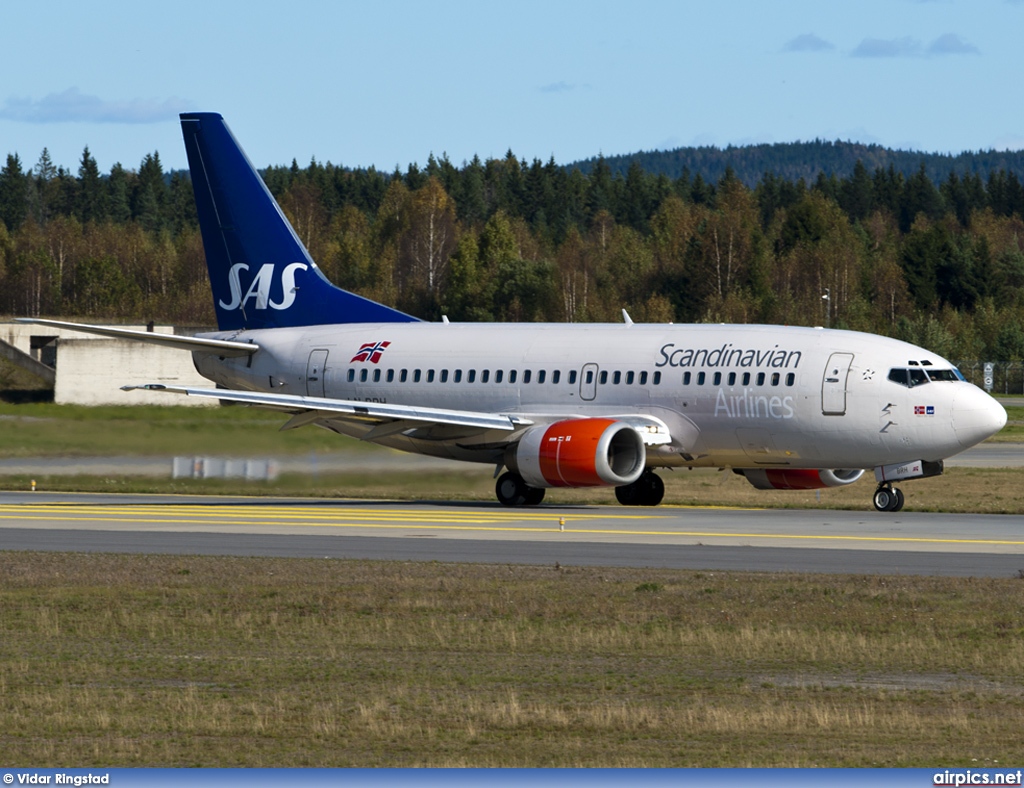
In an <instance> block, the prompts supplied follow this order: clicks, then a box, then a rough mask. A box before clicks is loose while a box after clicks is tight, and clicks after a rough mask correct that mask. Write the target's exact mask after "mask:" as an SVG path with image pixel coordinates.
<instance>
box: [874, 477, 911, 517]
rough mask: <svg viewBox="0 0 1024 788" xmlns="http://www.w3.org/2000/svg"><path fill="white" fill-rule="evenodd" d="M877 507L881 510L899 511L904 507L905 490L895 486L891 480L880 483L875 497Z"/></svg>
mask: <svg viewBox="0 0 1024 788" xmlns="http://www.w3.org/2000/svg"><path fill="white" fill-rule="evenodd" d="M872 500H873V503H874V504H875V509H877V510H878V511H880V512H898V511H900V509H902V508H903V503H904V498H903V490H901V489H900V488H899V487H893V486H892V484H890V483H889V482H884V483H882V484H880V485H878V489H877V490H875V495H874V498H873V499H872Z"/></svg>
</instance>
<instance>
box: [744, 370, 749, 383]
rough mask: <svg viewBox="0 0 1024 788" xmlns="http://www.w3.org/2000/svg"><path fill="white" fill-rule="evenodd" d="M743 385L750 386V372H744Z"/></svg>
mask: <svg viewBox="0 0 1024 788" xmlns="http://www.w3.org/2000/svg"><path fill="white" fill-rule="evenodd" d="M743 385H744V386H749V385H750V373H749V372H744V373H743Z"/></svg>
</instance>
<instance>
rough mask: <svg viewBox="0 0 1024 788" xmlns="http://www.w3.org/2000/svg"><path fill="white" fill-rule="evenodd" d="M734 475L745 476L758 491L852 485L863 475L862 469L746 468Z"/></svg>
mask: <svg viewBox="0 0 1024 788" xmlns="http://www.w3.org/2000/svg"><path fill="white" fill-rule="evenodd" d="M736 473H741V474H742V475H743V476H746V477H747V481H748V482H750V483H751V484H752V485H754V486H755V487H756V488H757V489H759V490H817V489H820V488H822V487H842V486H843V485H845V484H853V483H854V482H855V481H857V479H859V478H860V477H861V476H863V475H864V469H863V468H840V469H837V470H834V471H830V470H827V469H826V470H815V469H814V468H753V469H750V468H748V469H746V470H742V471H739V470H738V471H736Z"/></svg>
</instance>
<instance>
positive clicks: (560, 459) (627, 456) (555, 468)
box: [505, 419, 647, 487]
mask: <svg viewBox="0 0 1024 788" xmlns="http://www.w3.org/2000/svg"><path fill="white" fill-rule="evenodd" d="M646 459H647V452H646V450H645V449H644V442H643V439H642V438H641V437H640V433H638V432H637V431H636V429H635V428H634V427H631V426H629V425H628V424H625V423H623V422H621V421H616V420H615V419H569V420H566V421H558V422H555V423H554V424H545V425H542V426H537V427H533V428H531V429H530V430H528V431H527V432H526V434H525V435H523V437H522V438H521V439H520V440H519V442H518V443H516V444H513V445H512V446H509V448H508V449H507V450H506V452H505V465H506V466H508V468H509V470H511V471H514V472H515V473H518V474H519V475H520V476H522V478H523V481H525V482H526V483H527V484H528V485H529V486H530V487H602V486H610V487H620V486H622V485H624V484H632V483H633V482H635V481H636V480H637V479H639V478H640V474H642V473H643V471H644V463H645V462H646Z"/></svg>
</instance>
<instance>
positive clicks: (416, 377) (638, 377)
mask: <svg viewBox="0 0 1024 788" xmlns="http://www.w3.org/2000/svg"><path fill="white" fill-rule="evenodd" d="M356 377H357V375H356V370H355V369H350V370H349V371H348V375H347V379H348V382H349V383H355V382H356ZM710 377H711V385H713V386H721V385H722V381H723V380H725V381H727V383H726V385H729V386H735V385H736V384H737V382H739V383H740V385H741V386H749V385H750V384H751V381H754V385H756V386H763V385H765V383H766V382H769V381H770V383H771V385H772V386H779V385H782V375H781V374H780V373H778V372H773V373H772V374H771V376H770V377H769V376H768V374H767V373H765V372H758V373H756V375H755V374H752V373H750V372H744V373H742V374H740V373H737V372H729V373H727V374H723V373H722V372H714V373H711V376H710ZM583 378H584V379H583V382H584V384H586V385H592V384H593V383H594V370H592V369H587V370H584V373H583ZM358 379H359V382H360V383H369V382H371V381H372V382H373V383H380V382H381V381H382V380H383V381H384V382H386V383H394V382H395V381H396V379H397V381H398V382H399V383H408V382H409V381H410V380H411V381H412V382H413V383H423V382H426V383H437V382H439V383H448V382H452V383H463V382H465V383H476V382H477V381H479V382H480V383H490V382H491V381H492V380H493V382H494V383H504V382H506V381H507V382H508V383H520V382H521V383H523V384H524V385H526V384H530V383H535V384H537V385H542V384H544V383H548V382H549V381H550V383H551V385H558V384H559V383H561V381H562V372H561V370H557V369H556V370H552V372H551V374H550V376H549V375H548V370H546V369H539V370H536V374H534V370H530V369H524V370H523V371H522V375H521V376H520V374H519V370H515V369H510V370H508V372H507V374H506V372H505V370H503V369H496V370H493V372H492V371H491V370H489V369H483V370H480V372H479V374H478V373H477V370H475V369H470V370H466V371H465V373H463V370H461V369H456V370H452V371H451V372H449V370H447V369H442V370H436V371H435V370H433V369H428V370H426V371H424V370H420V369H414V370H411V371H410V370H408V369H400V370H397V371H396V370H394V369H389V370H381V369H374V370H372V371H371V370H369V369H366V368H363V369H360V370H359V371H358ZM578 379H579V378H578V372H577V370H575V369H574V370H570V371H569V374H568V375H567V382H568V383H569V385H570V386H575V385H576V382H577V380H578ZM648 380H650V383H651V385H654V386H660V385H661V371H660V370H658V371H655V372H653V373H651V374H650V375H648V373H647V371H646V370H645V371H643V372H634V371H633V370H629V371H627V372H622V371H621V370H615V371H614V372H608V370H601V372H599V373H597V382H598V383H599V384H601V385H602V386H603V385H606V384H608V383H609V382H610V383H611V384H612V385H613V386H618V385H626V386H632V385H634V384H637V385H640V386H646V385H647V383H648ZM707 382H708V373H707V372H697V373H696V374H694V373H691V372H684V373H683V385H684V386H689V385H690V384H691V383H696V385H698V386H703V385H705V384H706V383H707ZM785 384H786V385H787V386H793V385H795V384H796V374H795V373H793V372H789V373H787V374H786V378H785Z"/></svg>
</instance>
